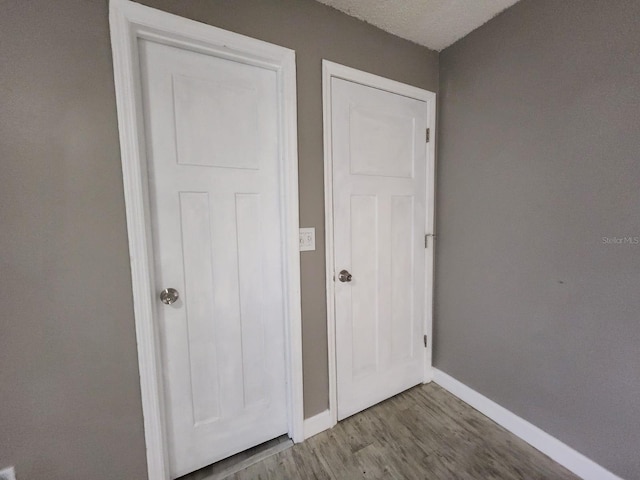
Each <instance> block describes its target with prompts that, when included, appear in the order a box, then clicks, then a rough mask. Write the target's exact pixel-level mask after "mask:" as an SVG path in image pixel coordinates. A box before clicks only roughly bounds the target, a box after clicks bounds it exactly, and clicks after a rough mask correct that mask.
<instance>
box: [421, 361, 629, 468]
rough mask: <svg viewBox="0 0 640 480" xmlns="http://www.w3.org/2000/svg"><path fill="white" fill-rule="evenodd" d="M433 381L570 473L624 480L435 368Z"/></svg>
mask: <svg viewBox="0 0 640 480" xmlns="http://www.w3.org/2000/svg"><path fill="white" fill-rule="evenodd" d="M433 380H434V382H436V383H437V384H438V385H440V386H441V387H442V388H444V389H445V390H448V391H449V392H451V393H452V394H453V395H455V396H456V397H458V398H459V399H460V400H462V401H463V402H465V403H467V404H469V405H471V406H472V407H473V408H475V409H476V410H478V411H479V412H481V413H483V414H484V415H486V416H487V417H489V418H490V419H491V420H493V421H494V422H496V423H497V424H499V425H502V426H503V427H504V428H506V429H507V430H509V431H510V432H511V433H513V434H514V435H516V436H518V437H520V438H521V439H522V440H524V441H525V442H527V443H528V444H530V445H531V446H533V447H534V448H536V449H538V450H540V451H541V452H542V453H544V454H545V455H547V456H548V457H549V458H551V459H553V460H555V461H556V462H558V463H559V464H560V465H562V466H563V467H565V468H566V469H567V470H570V471H572V472H573V473H575V474H576V475H578V476H579V477H580V478H583V479H584V480H622V479H621V478H620V477H618V476H617V475H614V474H613V473H611V472H610V471H609V470H607V469H606V468H604V467H601V466H600V465H598V464H597V463H595V462H594V461H593V460H590V459H589V458H587V457H585V456H584V455H582V454H581V453H580V452H577V451H576V450H574V449H573V448H571V447H570V446H568V445H566V444H564V443H562V442H561V441H560V440H558V439H557V438H555V437H552V436H551V435H549V434H548V433H546V432H544V431H542V430H540V429H539V428H538V427H536V426H535V425H533V424H531V423H529V422H527V421H526V420H524V419H523V418H520V417H519V416H517V415H516V414H515V413H512V412H510V411H509V410H507V409H506V408H504V407H501V406H500V405H498V404H497V403H496V402H494V401H493V400H490V399H488V398H487V397H485V396H484V395H482V394H480V393H478V392H476V391H475V390H473V389H471V388H469V387H467V386H466V385H465V384H464V383H461V382H459V381H458V380H456V379H455V378H453V377H451V376H450V375H447V374H446V373H444V372H442V371H440V370H438V369H436V368H434V369H433Z"/></svg>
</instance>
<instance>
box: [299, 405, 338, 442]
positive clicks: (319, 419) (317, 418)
mask: <svg viewBox="0 0 640 480" xmlns="http://www.w3.org/2000/svg"><path fill="white" fill-rule="evenodd" d="M331 427H332V425H331V412H330V411H329V410H325V411H324V412H320V413H318V414H317V415H314V416H313V417H309V418H305V419H304V428H303V430H304V439H305V440H306V439H307V438H310V437H313V436H314V435H317V434H318V433H320V432H324V431H325V430H329V429H330V428H331Z"/></svg>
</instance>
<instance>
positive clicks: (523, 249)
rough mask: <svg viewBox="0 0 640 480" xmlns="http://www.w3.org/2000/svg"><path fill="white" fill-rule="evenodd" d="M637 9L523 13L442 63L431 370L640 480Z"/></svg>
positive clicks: (502, 19)
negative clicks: (624, 241) (631, 240)
mask: <svg viewBox="0 0 640 480" xmlns="http://www.w3.org/2000/svg"><path fill="white" fill-rule="evenodd" d="M639 19H640V2H638V1H636V0H632V1H620V0H608V1H607V2H603V1H600V0H589V1H586V0H563V1H557V0H523V1H522V2H521V3H518V4H516V5H515V7H513V8H511V9H509V10H507V11H506V12H504V13H503V14H501V15H500V16H498V17H497V18H495V19H494V20H492V21H491V22H489V23H488V24H486V25H484V26H483V27H481V28H480V29H478V30H476V31H475V32H473V33H472V34H471V35H469V36H468V37H466V38H464V39H463V40H461V41H459V42H458V43H456V44H455V45H453V46H452V47H450V48H448V49H446V50H444V51H443V52H442V53H441V55H440V66H441V70H440V78H441V82H440V92H441V95H440V100H441V108H440V138H439V140H440V143H439V172H438V188H439V195H438V234H439V250H438V258H437V272H436V285H437V292H436V325H435V334H436V337H435V347H436V351H435V364H436V366H437V367H438V368H440V369H442V370H444V371H445V372H447V373H449V374H451V375H452V376H454V377H456V378H457V379H459V380H461V381H462V382H464V383H466V384H467V385H469V386H471V387H472V388H474V389H476V390H477V391H479V392H481V393H482V394H484V395H486V396H487V397H489V398H491V399H493V400H495V401H497V402H498V403H499V404H500V405H503V406H504V407H506V408H508V409H509V410H511V411H513V412H515V413H516V414H518V415H520V416H522V417H523V418H525V419H527V420H529V421H531V422H532V423H534V424H535V425H537V426H539V427H540V428H542V429H543V430H545V431H547V432H549V433H551V434H552V435H554V436H556V437H557V438H559V439H560V440H562V441H564V442H565V443H567V444H568V445H570V446H572V447H574V448H575V449H577V450H578V451H580V452H582V453H583V454H585V455H587V456H588V457H590V458H592V459H594V460H595V461H596V462H598V463H600V464H602V465H603V466H605V467H607V468H608V469H610V470H611V471H613V472H614V473H616V474H618V475H621V476H622V477H624V478H628V479H638V478H640V455H638V446H639V445H640V294H639V293H640V290H639V287H640V245H608V244H604V243H603V237H616V236H617V237H625V236H635V237H640V188H639V186H640V158H639V155H640V28H639V24H638V21H639Z"/></svg>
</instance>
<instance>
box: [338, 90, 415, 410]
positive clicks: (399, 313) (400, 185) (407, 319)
mask: <svg viewBox="0 0 640 480" xmlns="http://www.w3.org/2000/svg"><path fill="white" fill-rule="evenodd" d="M331 98H332V102H331V112H332V114H331V115H332V118H331V123H332V130H331V135H332V146H333V151H332V158H333V206H334V211H333V218H334V227H333V232H334V265H333V268H334V272H335V318H336V369H337V400H338V419H343V418H345V417H348V416H349V415H352V414H354V413H356V412H359V411H361V410H363V409H365V408H367V407H370V406H371V405H374V404H376V403H378V402H380V401H382V400H384V399H386V398H389V397H391V396H393V395H395V394H397V393H399V392H401V391H403V390H406V389H407V388H409V387H412V386H414V385H416V384H418V383H421V382H422V381H423V379H424V368H425V349H424V343H423V341H424V340H423V334H424V318H425V317H424V302H425V297H424V292H425V245H424V235H425V233H426V232H425V200H426V196H425V183H426V139H425V132H426V127H427V103H426V102H424V101H421V100H416V99H413V98H409V97H405V96H402V95H398V94H394V93H390V92H387V91H383V90H379V89H376V88H372V87H369V86H364V85H361V84H358V83H354V82H350V81H347V80H343V79H339V78H331ZM343 270H344V271H346V272H348V273H344V274H342V275H341V274H340V272H341V271H343ZM349 274H350V275H351V276H352V277H351V278H349V276H348V275H349Z"/></svg>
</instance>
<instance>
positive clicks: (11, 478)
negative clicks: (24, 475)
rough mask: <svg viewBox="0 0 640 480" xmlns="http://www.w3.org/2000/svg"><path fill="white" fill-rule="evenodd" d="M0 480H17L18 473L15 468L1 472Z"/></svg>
mask: <svg viewBox="0 0 640 480" xmlns="http://www.w3.org/2000/svg"><path fill="white" fill-rule="evenodd" d="M0 480H16V471H15V469H14V468H13V467H8V468H4V469H2V470H0Z"/></svg>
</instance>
